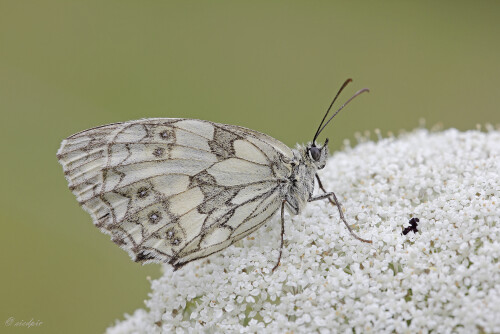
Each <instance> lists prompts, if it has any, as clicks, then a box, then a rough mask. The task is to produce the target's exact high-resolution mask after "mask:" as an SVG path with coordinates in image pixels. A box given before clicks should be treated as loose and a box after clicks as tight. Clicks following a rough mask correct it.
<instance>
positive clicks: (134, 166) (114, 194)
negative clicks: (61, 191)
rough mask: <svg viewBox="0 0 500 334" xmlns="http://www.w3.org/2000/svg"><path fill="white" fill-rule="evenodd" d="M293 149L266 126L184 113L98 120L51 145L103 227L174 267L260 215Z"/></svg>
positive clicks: (214, 247)
mask: <svg viewBox="0 0 500 334" xmlns="http://www.w3.org/2000/svg"><path fill="white" fill-rule="evenodd" d="M292 157H293V153H292V151H291V150H290V149H289V148H288V147H287V146H286V145H284V144H283V143H281V142H279V141H278V140H276V139H274V138H272V137H269V136H267V135H265V134H262V133H259V132H257V131H253V130H250V129H246V128H242V127H239V126H232V125H225V124H217V123H212V122H208V121H200V120H191V119H145V120H140V121H132V122H125V123H116V124H110V125H105V126H102V127H98V128H94V129H90V130H87V131H83V132H80V133H78V134H75V135H73V136H71V137H69V138H67V139H66V140H64V141H63V143H62V145H61V148H60V149H59V152H58V158H59V161H60V162H61V164H62V165H63V168H64V172H65V175H66V178H67V180H68V182H69V187H70V189H71V191H72V192H73V193H74V194H75V195H76V197H77V199H78V201H79V203H80V204H81V205H82V206H83V207H84V208H85V210H86V211H88V212H89V213H90V214H91V216H92V218H93V220H94V223H95V224H96V225H97V226H98V227H99V228H100V229H101V230H102V231H103V232H105V233H107V234H110V235H111V236H112V240H113V241H114V242H116V243H117V244H118V245H120V246H121V247H122V248H124V249H125V250H127V251H128V252H129V254H130V255H131V257H132V258H133V259H134V260H135V261H138V262H143V263H148V262H169V263H171V264H172V265H174V266H175V267H176V268H177V267H180V266H182V265H184V264H186V263H188V262H190V261H192V260H195V259H198V258H201V257H205V256H208V255H210V254H213V253H215V252H218V251H220V250H222V249H224V248H226V247H228V246H229V245H231V244H232V243H234V242H236V241H237V240H239V239H241V238H243V237H244V236H246V235H248V234H249V233H251V232H253V231H254V230H256V229H257V228H258V227H260V226H261V225H262V224H264V223H265V222H266V221H268V220H269V219H270V217H272V215H273V214H274V213H275V212H276V211H277V210H278V208H279V206H280V205H281V202H282V200H283V191H282V188H281V187H282V184H283V182H281V181H282V180H283V179H284V178H286V177H287V176H288V175H289V174H290V170H291V165H290V163H289V161H290V160H291V158H292Z"/></svg>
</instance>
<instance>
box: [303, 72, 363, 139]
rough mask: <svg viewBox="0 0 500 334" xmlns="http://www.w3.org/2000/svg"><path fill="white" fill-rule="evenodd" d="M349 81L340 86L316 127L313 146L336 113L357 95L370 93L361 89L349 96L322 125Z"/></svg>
mask: <svg viewBox="0 0 500 334" xmlns="http://www.w3.org/2000/svg"><path fill="white" fill-rule="evenodd" d="M351 81H352V79H347V80H346V81H345V82H344V84H343V85H342V87H340V89H339V91H338V93H337V95H335V98H334V99H333V101H332V103H331V104H330V107H329V108H328V110H327V111H326V114H325V116H324V117H323V120H322V121H321V123H320V125H319V127H318V130H317V131H316V134H315V135H314V139H313V145H314V144H315V142H316V138H318V136H319V135H320V133H321V131H323V129H324V128H325V127H326V126H327V125H328V123H330V121H331V120H332V119H333V118H334V117H335V116H336V115H337V114H338V113H339V112H340V111H341V110H342V109H344V107H345V106H346V105H348V104H349V102H351V101H352V100H354V98H355V97H357V96H358V95H361V94H362V93H364V92H369V91H370V90H369V89H368V88H363V89H361V90H358V91H357V92H356V94H354V95H353V96H351V98H350V99H349V100H347V101H346V102H345V103H344V104H343V105H342V106H341V107H340V108H339V109H338V110H337V111H336V112H335V114H333V115H332V117H330V119H328V121H327V122H326V123H325V124H323V122H324V121H325V119H326V116H327V115H328V113H329V112H330V109H331V108H332V105H333V103H334V102H335V100H336V99H337V97H338V96H339V94H340V92H342V90H343V89H344V88H345V86H347V84H348V83H349V82H351Z"/></svg>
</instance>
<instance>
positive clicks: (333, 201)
mask: <svg viewBox="0 0 500 334" xmlns="http://www.w3.org/2000/svg"><path fill="white" fill-rule="evenodd" d="M316 180H318V185H319V188H320V189H321V190H323V192H324V194H323V195H318V196H314V197H311V198H310V199H309V202H312V201H318V200H321V199H325V198H328V201H329V202H330V204H331V205H333V206H336V207H337V209H338V210H339V215H340V219H342V221H343V222H344V224H345V226H346V227H347V229H348V230H349V232H350V233H351V234H352V236H353V237H355V238H356V239H358V240H360V241H363V242H366V243H370V244H371V243H372V241H371V240H366V239H363V238H360V237H359V236H357V235H356V233H354V231H353V230H352V228H351V227H350V226H349V224H348V223H347V221H346V220H345V217H344V213H343V212H342V208H341V206H340V203H339V201H338V199H337V196H335V193H334V192H333V191H330V192H327V191H326V190H325V187H323V183H321V180H320V178H319V176H318V174H316ZM332 198H333V199H332Z"/></svg>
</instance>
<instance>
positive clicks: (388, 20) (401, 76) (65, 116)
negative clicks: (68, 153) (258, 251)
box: [0, 0, 500, 333]
mask: <svg viewBox="0 0 500 334" xmlns="http://www.w3.org/2000/svg"><path fill="white" fill-rule="evenodd" d="M499 36H500V2H498V1H468V2H467V1H418V2H417V1H413V2H409V1H349V2H347V1H346V2H339V1H300V2H298V1H251V2H250V1H248V2H241V1H212V2H208V1H175V2H174V1H130V0H119V1H118V0H115V1H102V0H99V1H68V0H64V1H54V0H50V1H39V0H37V1H22V0H13V1H5V0H0V113H1V123H0V126H1V129H0V130H1V131H0V133H1V141H0V142H1V147H2V155H1V157H2V158H1V159H2V160H1V161H2V163H1V164H0V175H1V204H2V208H1V210H0V215H1V216H0V219H1V224H2V225H1V227H2V229H1V232H0V247H1V249H0V252H1V260H2V262H1V267H0V268H1V269H0V270H1V275H0V287H1V290H0V293H1V308H0V332H5V333H17V332H44V333H95V332H103V331H104V330H105V328H106V327H107V326H109V325H111V324H112V323H113V321H114V320H115V319H117V318H122V317H123V313H125V312H129V313H130V312H133V311H134V310H135V309H137V308H139V307H142V306H143V300H144V299H145V298H146V297H147V293H148V291H149V282H148V281H147V279H146V277H147V276H151V277H153V278H154V277H158V276H159V273H160V270H159V266H156V265H148V266H144V267H143V266H140V265H138V264H135V263H133V262H132V261H130V259H129V258H128V255H127V254H126V253H125V252H124V251H122V250H120V249H119V248H118V247H117V246H115V245H114V244H113V243H112V242H110V241H109V237H108V236H106V235H103V234H101V233H100V232H99V231H98V230H97V229H96V228H95V227H94V226H93V225H92V223H91V219H90V217H89V215H88V214H87V213H85V212H84V211H83V210H82V209H81V208H80V207H79V205H78V203H77V201H76V200H75V198H74V196H73V195H72V194H71V192H70V191H69V190H68V188H67V185H66V181H65V179H64V177H63V173H62V169H61V166H59V164H58V162H57V159H56V151H57V149H58V147H59V144H60V142H61V140H62V139H64V138H65V137H67V136H69V135H71V134H73V133H75V132H77V131H81V130H84V129H87V128H90V127H93V126H98V125H101V124H106V123H111V122H117V121H126V120H132V119H139V118H148V117H188V118H201V119H208V120H211V121H215V122H222V123H229V124H238V125H242V126H246V127H249V128H252V129H256V130H259V131H262V132H265V133H267V134H269V135H271V136H273V137H275V138H277V139H280V140H282V141H283V142H284V143H286V144H288V145H290V146H294V145H295V143H297V142H299V143H300V142H306V141H308V140H311V139H312V136H313V134H314V131H315V129H316V127H317V125H318V122H319V120H320V119H321V117H322V116H323V112H324V110H325V109H326V107H327V106H328V104H329V103H330V100H331V98H332V97H333V95H334V93H335V92H336V90H337V89H338V88H339V87H340V85H341V84H342V82H343V81H344V80H345V79H346V78H348V77H352V78H354V82H353V84H351V85H350V86H349V87H348V89H347V90H346V91H345V93H344V94H343V95H342V97H341V99H340V100H341V101H345V100H346V99H347V98H348V97H349V96H350V95H351V94H353V93H354V92H355V91H356V90H358V89H360V88H363V87H369V88H370V89H371V93H370V94H366V95H362V96H361V97H359V98H358V99H357V100H356V101H354V102H353V103H352V104H351V105H350V106H349V107H348V108H347V109H346V110H345V111H344V112H342V113H341V114H340V115H339V116H338V117H337V118H336V119H335V121H334V122H333V123H332V124H331V125H329V126H328V128H327V129H326V130H325V132H324V133H323V135H322V136H321V137H320V140H321V141H323V140H324V138H325V137H326V136H328V137H329V138H330V142H331V143H332V144H331V148H332V149H338V148H340V146H341V144H342V141H343V140H344V139H345V138H353V134H354V133H355V132H356V131H360V132H364V131H366V130H373V129H375V128H379V129H381V130H382V133H383V134H384V135H386V134H387V132H388V131H393V132H395V133H397V132H398V131H399V130H400V129H407V130H411V129H413V128H415V127H417V126H418V124H419V119H421V118H425V119H426V121H427V125H428V126H432V125H434V124H436V123H439V122H441V123H442V124H443V125H444V127H445V128H447V127H457V128H459V129H461V130H466V129H472V128H475V126H476V124H477V123H480V124H485V123H487V122H490V123H494V124H495V123H499V122H500V113H499V112H498V103H499V102H500V101H499V100H500V92H499V87H500V66H499V64H498V62H499V60H500V39H499V38H500V37H499ZM9 317H14V318H15V319H16V320H26V321H27V320H30V319H32V318H33V319H34V320H40V321H43V325H42V326H41V327H38V328H31V329H23V328H14V327H7V326H6V325H5V324H4V322H5V321H6V320H7V319H8V318H9Z"/></svg>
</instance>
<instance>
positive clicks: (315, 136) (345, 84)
mask: <svg viewBox="0 0 500 334" xmlns="http://www.w3.org/2000/svg"><path fill="white" fill-rule="evenodd" d="M350 82H352V79H351V78H349V79H347V80H346V81H345V82H344V84H343V85H342V87H340V89H339V91H338V92H337V95H335V97H334V98H333V101H332V103H330V106H329V107H328V109H327V110H326V114H325V116H323V119H322V120H321V123H319V126H318V130H316V134H315V135H314V138H313V141H312V142H313V145H314V144H315V143H316V138H318V135H319V132H320V131H319V129H320V128H321V125H323V122H324V121H325V119H326V116H328V113H329V112H330V109H332V106H333V104H334V103H335V101H336V100H337V97H339V95H340V92H342V91H343V90H344V88H345V87H346V86H347V85H348V84H349V83H350Z"/></svg>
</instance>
